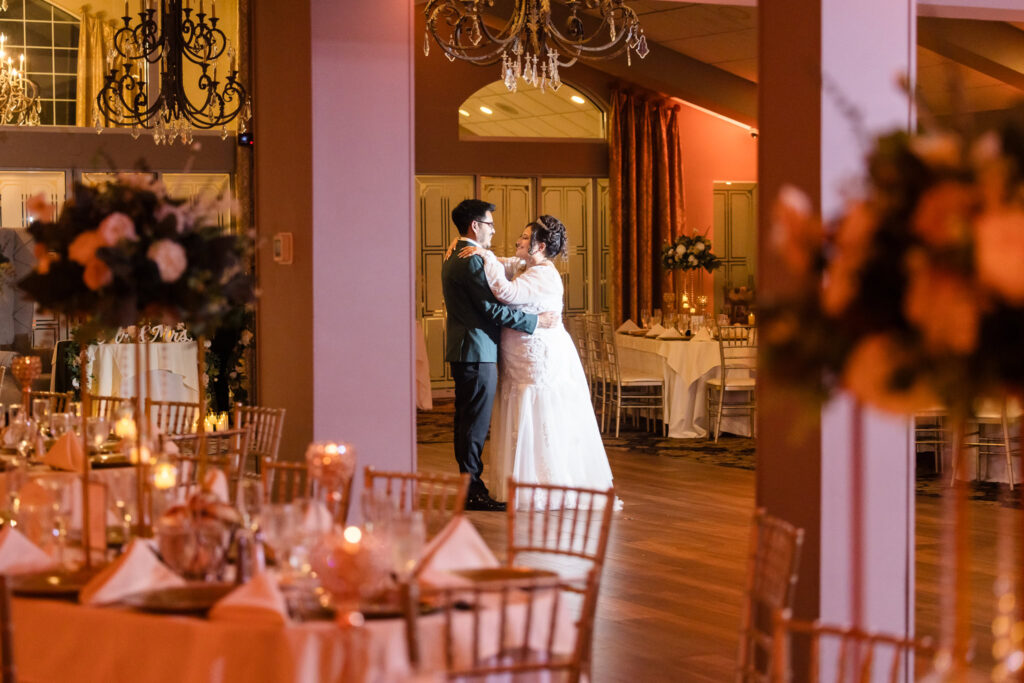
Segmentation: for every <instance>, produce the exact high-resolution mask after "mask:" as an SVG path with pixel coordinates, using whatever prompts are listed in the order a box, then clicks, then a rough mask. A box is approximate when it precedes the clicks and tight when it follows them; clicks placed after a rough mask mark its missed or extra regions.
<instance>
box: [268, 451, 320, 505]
mask: <svg viewBox="0 0 1024 683" xmlns="http://www.w3.org/2000/svg"><path fill="white" fill-rule="evenodd" d="M260 479H261V480H262V482H263V500H264V502H267V503H290V502H292V501H293V500H295V499H296V498H308V497H309V467H307V465H306V463H304V462H286V461H281V460H273V459H271V458H270V457H269V456H268V457H265V458H263V461H262V463H261V466H260Z"/></svg>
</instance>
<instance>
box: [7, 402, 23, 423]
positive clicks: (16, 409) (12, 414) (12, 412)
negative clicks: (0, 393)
mask: <svg viewBox="0 0 1024 683" xmlns="http://www.w3.org/2000/svg"><path fill="white" fill-rule="evenodd" d="M7 417H8V419H9V421H10V423H11V424H15V423H21V422H24V421H25V417H26V416H25V406H23V405H22V404H20V403H12V404H11V405H9V406H7Z"/></svg>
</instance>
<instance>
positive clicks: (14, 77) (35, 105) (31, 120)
mask: <svg viewBox="0 0 1024 683" xmlns="http://www.w3.org/2000/svg"><path fill="white" fill-rule="evenodd" d="M6 42H7V36H5V35H4V34H3V33H0V125H5V126H6V125H9V124H13V125H15V126H38V125H39V111H40V109H41V108H42V105H41V104H40V102H39V89H38V88H37V87H36V84H35V83H33V82H32V81H30V80H29V79H28V77H27V76H26V75H25V55H24V54H22V55H21V56H20V57H19V58H18V66H17V67H15V66H14V58H13V57H11V56H10V55H8V54H7V52H6V51H5V50H4V46H5V43H6Z"/></svg>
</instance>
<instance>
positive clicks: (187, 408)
mask: <svg viewBox="0 0 1024 683" xmlns="http://www.w3.org/2000/svg"><path fill="white" fill-rule="evenodd" d="M146 415H149V419H150V420H152V422H153V424H154V425H156V427H157V429H159V430H160V431H162V432H163V433H164V434H170V435H175V434H191V433H193V432H194V431H195V430H196V423H197V421H198V420H199V404H198V403H189V402H188V401H154V400H152V399H150V398H146Z"/></svg>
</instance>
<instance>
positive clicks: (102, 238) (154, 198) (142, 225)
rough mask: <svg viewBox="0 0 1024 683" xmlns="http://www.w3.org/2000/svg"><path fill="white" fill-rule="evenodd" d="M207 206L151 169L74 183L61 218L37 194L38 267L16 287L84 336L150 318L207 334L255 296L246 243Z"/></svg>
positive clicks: (33, 211) (32, 229)
mask: <svg viewBox="0 0 1024 683" xmlns="http://www.w3.org/2000/svg"><path fill="white" fill-rule="evenodd" d="M211 209H212V207H211V206H209V205H204V204H201V203H194V202H186V201H184V200H180V199H174V198H171V197H169V196H167V193H166V190H165V189H164V187H163V185H162V183H160V182H159V181H158V180H154V179H153V178H152V176H150V175H147V174H120V175H119V176H118V178H117V180H115V181H112V182H106V183H102V184H100V185H96V186H91V185H85V184H81V183H78V184H76V185H75V188H74V193H73V196H72V197H71V199H69V200H68V201H67V202H65V203H64V206H63V208H62V209H61V211H60V214H59V215H58V216H56V217H55V216H54V215H53V207H52V206H51V205H50V204H49V203H48V202H46V200H45V198H44V197H43V196H42V195H38V196H36V197H33V198H31V199H30V200H29V202H28V210H29V213H30V215H32V217H33V218H34V219H35V220H34V221H33V222H32V223H31V225H30V226H29V227H28V232H29V234H30V235H31V236H32V237H33V239H34V240H35V247H34V248H35V255H36V259H37V263H36V267H35V269H34V270H33V271H32V272H31V273H30V274H29V275H28V276H26V277H25V278H24V279H22V280H21V281H20V282H19V287H21V289H22V290H23V291H24V292H25V293H26V294H27V295H28V296H29V297H30V298H31V299H33V300H34V301H36V302H37V303H38V304H39V305H40V306H41V307H42V308H44V309H46V310H49V311H52V312H55V313H63V314H65V315H68V316H71V317H76V318H80V319H81V320H82V324H81V326H80V327H79V330H80V335H81V336H83V338H92V337H98V336H107V337H109V336H110V335H111V334H112V333H113V332H114V331H115V330H116V329H117V328H119V327H122V326H130V325H136V324H138V323H140V322H144V321H146V322H154V323H165V324H177V323H185V324H186V325H187V326H188V328H189V330H190V331H191V332H192V333H193V334H196V335H203V334H211V333H212V332H214V331H215V330H216V328H217V326H218V325H219V323H220V321H221V320H222V319H223V318H224V316H225V315H226V314H227V313H229V312H230V311H232V310H234V309H237V308H238V307H241V306H244V305H245V304H247V303H249V302H250V301H251V300H252V299H253V286H252V281H251V279H250V277H249V275H248V274H247V273H246V272H245V268H246V266H247V265H248V257H249V240H248V239H247V238H245V237H243V236H240V235H235V234H230V233H228V232H226V231H225V230H223V229H222V228H220V227H219V226H217V225H216V223H215V222H213V221H212V220H210V218H209V216H210V215H211Z"/></svg>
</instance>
